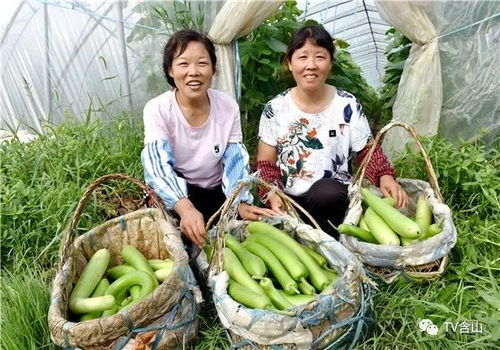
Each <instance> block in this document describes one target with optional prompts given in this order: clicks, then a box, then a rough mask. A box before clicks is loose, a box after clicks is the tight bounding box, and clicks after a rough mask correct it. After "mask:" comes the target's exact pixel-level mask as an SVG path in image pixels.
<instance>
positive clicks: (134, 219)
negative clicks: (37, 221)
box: [48, 174, 201, 349]
mask: <svg viewBox="0 0 500 350" xmlns="http://www.w3.org/2000/svg"><path fill="white" fill-rule="evenodd" d="M114 178H119V179H127V180H131V181H133V182H136V181H137V180H135V179H131V178H128V176H126V175H119V176H118V174H111V175H107V176H105V177H103V178H100V179H98V180H96V182H94V184H93V185H91V186H90V187H89V189H88V190H87V191H86V193H85V194H84V196H83V198H82V200H80V203H79V205H78V207H77V210H76V212H75V215H74V217H73V220H72V224H71V227H70V229H69V230H68V236H66V239H65V240H64V244H63V248H62V250H61V261H60V265H59V268H58V270H57V272H56V276H55V278H54V281H53V285H52V294H51V305H50V308H49V313H48V323H49V330H50V334H51V338H52V340H53V341H54V343H56V344H57V345H59V346H62V347H64V348H65V349H72V348H80V349H131V348H133V349H136V348H140V346H148V348H149V349H175V348H182V347H184V346H186V345H187V344H188V343H189V342H191V341H192V340H193V339H195V338H196V337H197V333H198V319H197V315H198V312H199V303H200V302H201V293H200V291H199V288H198V286H197V284H196V280H195V279H194V276H193V273H192V271H191V269H190V267H189V265H188V256H187V253H186V252H185V250H184V246H183V243H182V240H181V238H180V235H179V232H178V231H177V229H176V228H175V227H174V226H173V225H172V224H171V221H170V219H169V218H168V217H167V216H165V213H164V212H162V211H161V210H160V209H156V208H151V209H141V210H137V211H134V212H132V213H129V214H126V215H123V216H120V217H117V218H115V219H112V220H109V221H107V222H105V223H103V224H101V225H99V226H97V227H95V228H93V229H92V230H90V231H88V232H87V233H85V234H84V235H82V236H80V237H78V238H76V240H74V241H73V237H74V236H75V233H74V232H75V230H74V229H75V227H76V225H77V223H78V220H79V217H80V215H81V212H82V210H83V208H84V206H85V202H86V200H87V199H88V198H89V197H90V194H91V193H92V191H93V189H95V188H96V187H97V185H98V184H100V183H102V182H103V181H105V180H108V179H114ZM139 184H140V182H139ZM128 244H131V245H133V246H135V247H136V248H137V249H138V250H139V251H141V252H142V253H143V254H144V255H145V257H146V258H148V259H166V258H170V259H172V260H173V261H174V263H175V265H174V266H175V267H174V269H173V271H172V273H171V274H170V275H169V276H168V278H167V279H166V280H165V281H164V282H163V283H161V284H160V285H159V287H158V288H156V289H155V290H154V291H153V292H152V293H151V294H150V295H149V296H147V297H146V298H145V299H144V300H142V301H141V302H139V303H138V304H136V305H134V306H132V307H130V308H128V309H125V310H123V311H122V312H120V313H118V314H115V315H112V316H107V317H102V318H98V319H94V320H89V321H84V322H78V320H73V319H69V318H68V317H69V311H68V299H69V296H70V293H71V291H72V288H73V285H74V284H75V283H76V281H77V280H78V278H79V276H80V274H81V272H82V271H83V268H84V267H85V265H86V264H87V262H88V260H89V259H90V257H91V256H92V255H93V254H94V253H95V252H96V251H97V250H99V249H101V248H107V249H108V250H109V251H110V255H111V259H110V263H109V265H110V266H114V265H117V264H122V263H123V259H122V257H121V251H122V249H123V247H125V246H126V245H128Z"/></svg>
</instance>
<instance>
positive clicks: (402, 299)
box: [0, 117, 500, 350]
mask: <svg viewBox="0 0 500 350" xmlns="http://www.w3.org/2000/svg"><path fill="white" fill-rule="evenodd" d="M135 119H136V120H137V117H135ZM139 124H140V123H129V122H128V121H127V119H119V120H117V121H114V122H111V123H100V122H92V123H90V122H89V123H84V124H77V123H76V122H71V121H70V122H66V123H65V124H63V125H61V126H58V127H56V128H53V129H51V131H50V132H49V133H48V134H47V135H46V136H41V137H39V138H38V139H37V140H36V141H34V142H31V143H29V144H20V143H18V142H15V141H14V142H12V143H10V144H6V145H3V146H2V148H1V149H0V159H1V173H0V176H1V183H0V190H1V200H0V205H1V208H2V210H1V213H0V215H1V217H0V219H1V220H0V231H1V235H2V236H1V259H2V269H1V272H2V276H1V287H0V291H1V309H0V310H1V326H2V327H1V336H0V339H1V340H0V344H1V348H2V349H8V350H10V349H12V350H17V349H55V348H56V347H55V346H54V345H52V344H51V342H50V339H49V334H48V329H47V323H46V318H47V309H48V305H49V293H50V283H51V278H52V276H53V271H54V267H55V264H56V263H57V249H58V246H59V244H60V240H61V233H62V232H63V229H64V228H65V227H66V226H67V224H68V222H69V219H70V218H71V215H72V214H73V212H74V210H75V207H76V204H77V202H78V200H79V199H80V198H81V196H82V194H83V191H84V190H85V188H86V187H87V186H88V184H90V183H91V182H92V181H93V180H95V179H96V178H97V177H99V176H101V175H104V174H107V173H114V172H123V173H127V174H129V175H131V176H133V177H136V178H139V179H141V178H142V168H141V164H140V151H141V149H142V127H141V126H140V125H139ZM248 132H251V130H249V131H248ZM424 143H425V145H426V148H427V149H428V151H429V154H430V156H431V160H432V162H433V164H434V166H435V170H436V172H437V174H438V178H439V183H440V185H441V189H442V191H443V195H444V197H445V199H446V202H447V203H448V204H449V205H450V206H451V207H452V209H453V212H454V222H455V225H456V227H457V231H458V242H457V245H456V247H455V248H454V249H453V250H452V254H451V264H450V266H449V267H448V268H447V270H446V272H445V274H444V275H443V276H442V277H441V278H440V279H439V280H437V281H434V282H432V283H430V284H422V285H415V284H412V283H407V282H404V281H401V282H398V283H395V284H393V285H389V286H387V285H383V284H380V285H379V287H380V290H379V291H378V293H377V294H376V296H375V298H374V307H375V313H376V317H377V323H376V325H375V327H374V328H373V330H372V332H371V334H370V337H369V338H368V339H367V340H366V341H365V342H364V343H362V344H360V345H359V346H358V347H357V349H398V350H400V349H450V350H452V349H453V350H454V349H494V348H499V347H500V323H499V320H500V287H499V276H500V273H499V270H500V258H499V255H498V250H499V249H500V216H499V214H498V213H499V210H498V197H497V193H499V170H498V169H500V157H499V154H498V151H495V148H494V147H493V148H492V147H490V148H488V147H486V146H484V145H482V144H481V143H480V142H474V143H467V144H463V145H458V146H454V145H452V144H450V143H448V142H446V141H444V140H441V139H438V138H434V139H428V140H425V142H424ZM464 164H465V165H464ZM397 168H398V170H399V172H400V174H399V175H401V176H403V177H417V178H425V174H424V173H423V172H422V169H423V168H422V160H421V157H420V156H419V155H417V154H413V153H408V154H406V155H404V156H403V157H402V159H401V160H400V161H399V162H398V163H397ZM126 191H129V192H131V193H135V194H137V195H139V193H138V191H137V189H136V188H135V186H129V185H124V184H122V183H115V184H112V185H109V186H107V187H106V188H105V189H104V194H103V196H104V197H105V198H109V196H111V195H113V193H123V192H126ZM492 192H494V193H492ZM108 214H109V213H108V211H107V209H106V203H105V202H102V201H100V199H99V196H96V197H94V198H93V199H92V200H91V203H89V206H88V208H87V209H86V210H85V212H84V215H83V217H82V220H81V222H80V225H79V232H85V230H86V229H89V228H91V227H93V226H95V225H96V224H99V223H101V222H102V221H103V220H104V218H105V217H106V215H108ZM210 302H211V301H207V304H206V305H204V306H203V308H202V311H201V313H200V321H201V326H200V337H199V340H198V342H197V343H196V345H194V346H193V348H194V349H198V350H208V349H229V344H228V341H227V339H226V335H225V331H224V330H223V328H222V327H221V325H220V323H219V322H218V321H217V319H216V317H215V314H216V313H215V310H214V309H213V306H210V305H209V303H210ZM423 318H428V319H430V320H432V321H433V322H434V324H436V325H438V326H441V330H440V333H439V334H438V335H436V336H430V335H428V334H426V333H422V332H421V331H420V330H419V328H418V323H419V321H420V320H421V319H423ZM445 321H450V322H453V323H457V322H462V321H467V322H470V321H478V322H481V323H482V325H483V333H482V334H460V331H457V332H450V333H447V334H446V333H444V326H443V324H444V322H445Z"/></svg>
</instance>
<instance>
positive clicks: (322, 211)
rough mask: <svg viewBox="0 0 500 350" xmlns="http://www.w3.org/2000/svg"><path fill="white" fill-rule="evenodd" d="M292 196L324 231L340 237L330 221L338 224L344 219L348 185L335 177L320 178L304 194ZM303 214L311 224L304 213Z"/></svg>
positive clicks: (305, 219)
mask: <svg viewBox="0 0 500 350" xmlns="http://www.w3.org/2000/svg"><path fill="white" fill-rule="evenodd" d="M290 197H291V198H292V199H293V200H295V201H296V202H297V203H299V204H300V205H301V206H302V207H303V208H304V209H305V210H307V211H308V212H309V214H311V216H312V217H313V218H314V219H315V220H316V221H317V222H318V224H319V225H320V226H321V228H322V229H323V231H325V232H326V233H328V234H329V235H330V236H332V237H334V238H335V239H338V238H339V234H338V232H337V230H335V229H334V228H333V227H332V226H331V225H330V224H329V223H328V221H330V222H331V223H332V224H333V225H335V226H338V225H340V224H341V223H342V221H343V220H344V216H345V212H346V210H347V205H348V200H347V185H344V184H342V183H340V182H338V181H337V180H335V179H320V180H318V181H316V182H315V183H313V184H312V186H311V187H310V188H309V190H308V191H307V192H306V193H304V194H303V195H301V196H290ZM301 216H302V218H303V219H304V221H305V222H306V223H309V224H310V221H309V220H308V219H307V218H306V217H305V216H304V215H302V214H301Z"/></svg>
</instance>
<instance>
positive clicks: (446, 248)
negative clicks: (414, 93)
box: [340, 122, 457, 283]
mask: <svg viewBox="0 0 500 350" xmlns="http://www.w3.org/2000/svg"><path fill="white" fill-rule="evenodd" d="M394 126H401V127H403V128H405V129H406V130H408V132H410V134H411V135H412V136H413V137H414V139H415V140H416V142H417V146H418V147H419V148H420V151H421V152H422V154H423V156H424V161H425V165H426V171H427V174H428V177H429V180H430V182H426V181H422V180H414V179H398V182H399V184H400V185H401V186H402V187H403V189H404V190H405V191H406V192H407V194H408V196H409V198H410V203H409V204H408V206H407V207H406V208H404V209H402V210H401V211H402V212H403V213H404V214H405V215H407V216H412V215H413V214H414V213H415V209H416V203H417V200H418V197H419V196H420V195H424V196H425V198H426V200H427V202H428V203H429V206H430V207H431V210H432V214H433V216H434V220H435V222H439V223H440V224H441V225H442V231H441V233H439V234H438V235H436V236H433V237H431V238H428V239H426V240H423V241H421V242H417V243H414V244H412V245H409V246H407V247H402V246H395V245H379V244H372V243H367V242H363V241H361V240H359V239H357V238H355V237H351V236H347V235H340V242H341V243H342V244H343V245H344V246H345V247H346V248H347V249H349V250H350V251H351V252H353V253H354V254H355V255H356V256H357V257H358V258H359V260H361V261H362V262H363V263H364V264H366V265H367V267H368V270H369V271H371V272H372V273H374V274H376V275H378V276H379V277H381V278H382V280H384V281H385V282H388V283H390V282H392V281H394V280H395V279H396V277H398V276H399V275H402V276H403V277H405V278H408V279H411V280H415V281H424V280H431V279H434V278H436V277H438V276H439V275H441V274H442V273H443V272H444V268H445V266H446V264H447V262H448V258H447V255H448V254H449V252H450V251H451V249H452V248H453V247H454V246H455V243H456V240H457V231H456V228H455V225H454V224H453V219H452V212H451V210H450V208H449V207H448V206H447V205H446V204H444V202H443V199H442V195H441V191H440V189H439V185H438V182H437V178H436V175H435V173H434V170H433V168H432V164H431V162H430V159H429V157H428V156H427V154H426V152H425V150H424V148H423V146H422V144H421V143H420V141H419V139H418V137H417V135H416V133H415V131H414V130H413V129H412V128H411V127H410V126H408V125H405V124H402V123H396V122H395V123H390V124H388V125H387V126H386V127H384V128H383V129H382V130H381V131H380V132H379V134H378V135H377V137H376V139H375V142H374V144H373V147H372V148H373V149H374V147H375V146H376V145H377V144H378V142H380V139H381V137H382V135H383V134H384V133H385V132H386V131H387V130H389V129H390V128H392V127H394ZM370 157H371V153H370V152H369V153H368V155H367V157H366V159H365V161H364V162H363V164H362V165H361V168H360V171H359V172H358V174H357V175H359V176H357V177H356V181H355V182H354V183H353V184H351V185H350V186H349V190H348V192H349V193H348V196H349V200H350V204H349V208H348V211H347V214H346V217H345V219H344V223H348V224H352V225H357V224H358V222H359V219H360V217H361V214H362V207H361V202H362V199H361V194H360V186H361V184H362V180H363V175H364V171H365V170H366V165H367V164H368V162H369V159H370ZM370 189H371V190H372V191H373V192H376V193H378V194H379V195H380V196H381V195H382V193H381V192H380V190H378V189H376V188H374V187H373V186H371V188H370ZM431 267H432V268H431Z"/></svg>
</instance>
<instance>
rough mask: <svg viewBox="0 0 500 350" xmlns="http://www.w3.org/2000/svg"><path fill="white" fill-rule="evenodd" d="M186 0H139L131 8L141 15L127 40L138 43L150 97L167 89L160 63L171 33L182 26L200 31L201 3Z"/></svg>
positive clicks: (201, 18)
mask: <svg viewBox="0 0 500 350" xmlns="http://www.w3.org/2000/svg"><path fill="white" fill-rule="evenodd" d="M194 4H196V2H191V1H188V0H173V1H166V2H161V3H160V2H153V3H150V2H142V3H140V4H138V5H136V6H134V7H133V8H132V10H131V11H132V12H133V13H137V14H139V15H140V18H139V20H138V21H137V22H136V23H135V25H134V28H133V29H132V31H131V32H130V34H129V35H128V36H127V42H128V43H132V42H140V43H141V57H140V59H141V61H142V64H141V75H143V76H146V87H147V91H148V93H150V94H151V95H152V96H155V95H158V94H160V93H162V92H164V91H165V90H166V89H168V86H167V83H166V79H165V77H164V75H163V72H162V71H161V69H159V67H160V65H159V62H160V61H161V51H162V50H161V48H162V45H165V43H166V41H167V40H168V38H169V37H170V36H172V34H174V33H175V32H176V31H178V30H181V29H196V30H199V31H203V27H204V23H205V16H204V12H203V11H202V10H203V9H202V6H201V3H198V6H195V5H194Z"/></svg>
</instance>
